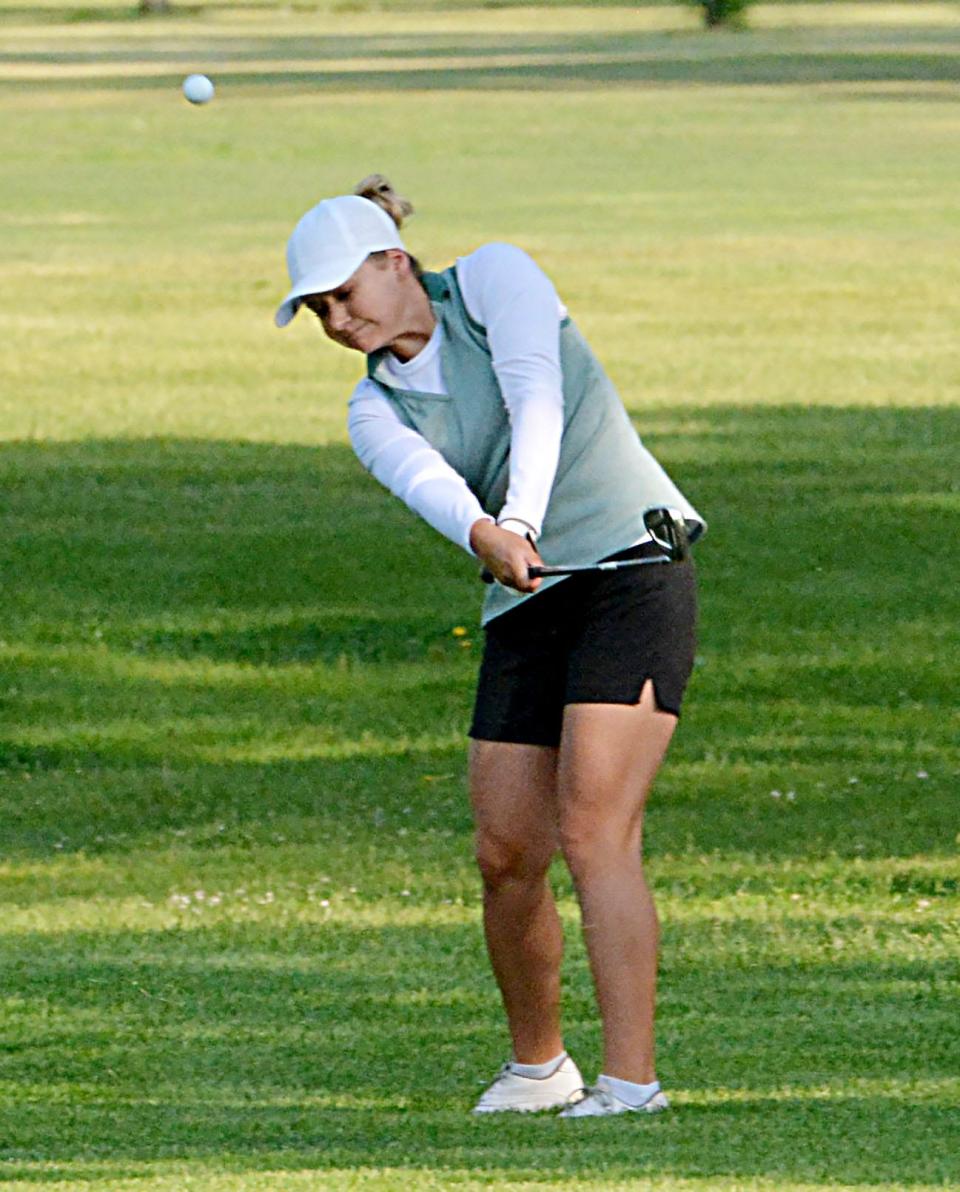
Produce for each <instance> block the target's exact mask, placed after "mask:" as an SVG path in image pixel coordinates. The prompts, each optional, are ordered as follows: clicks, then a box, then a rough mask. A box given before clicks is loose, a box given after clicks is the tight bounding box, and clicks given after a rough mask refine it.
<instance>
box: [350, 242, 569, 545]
mask: <svg viewBox="0 0 960 1192" xmlns="http://www.w3.org/2000/svg"><path fill="white" fill-rule="evenodd" d="M456 268H457V280H458V282H459V285H460V291H461V293H462V295H463V301H464V304H465V306H466V308H467V311H468V312H469V314H470V316H471V317H472V318H473V319H475V320H476V321H477V322H478V323H480V324H481V325H482V326H483V327H484V328H485V329H486V333H487V339H488V343H489V346H490V352H491V356H492V364H493V371H494V374H495V375H496V378H497V382H498V384H499V387H500V391H501V393H502V395H503V401H504V405H505V406H506V409H507V415H508V417H509V419H510V479H509V484H508V487H507V496H506V500H505V502H504V505H503V508H502V509H499V510H485V509H484V508H483V507H482V506H481V504H480V502H479V501H478V500H477V498H476V497H475V496H474V494H473V493H472V492H471V491H470V489H469V488H468V487H467V484H466V482H465V481H464V479H463V477H461V476H460V475H459V474H458V473H457V472H455V471H454V470H453V468H451V467H450V465H449V464H448V463H447V462H446V460H445V459H444V458H443V456H442V455H441V454H440V453H439V452H438V451H436V450H435V449H434V448H433V447H431V446H430V444H429V443H428V442H427V440H426V439H424V438H423V436H422V435H419V434H418V433H417V432H416V431H414V430H411V429H410V428H409V427H407V426H405V425H404V424H403V422H401V420H400V418H399V417H398V416H397V413H396V411H395V410H394V408H393V406H392V405H391V403H390V401H389V400H388V399H387V398H386V397H385V396H384V394H383V392H382V391H381V390H380V389H379V388H378V387H377V385H376V384H375V383H374V382H373V381H371V380H369V379H368V378H364V379H363V380H362V381H361V382H360V383H359V384H358V385H357V387H356V389H355V390H354V393H353V396H352V398H351V399H350V405H349V415H348V423H347V426H348V430H349V434H350V441H351V443H352V444H353V449H354V451H356V453H357V456H358V457H359V459H360V462H361V463H362V464H363V466H364V467H365V468H366V469H367V470H368V471H369V472H371V473H372V474H373V475H374V476H375V477H376V479H377V480H379V481H380V483H381V484H383V485H385V486H386V487H387V488H388V489H389V490H390V491H391V492H392V493H394V495H395V496H398V497H399V498H400V499H401V500H402V501H404V502H405V503H406V504H407V505H408V506H409V507H410V508H411V509H412V510H413V511H414V512H415V513H417V514H419V515H420V516H421V517H422V518H423V519H424V520H425V521H426V522H428V523H429V524H430V525H431V526H433V528H434V529H436V530H438V531H439V532H440V533H441V534H444V535H445V536H446V537H447V538H449V539H451V541H453V542H455V543H457V544H458V545H459V546H462V547H463V548H464V549H465V550H467V551H470V549H471V548H470V528H471V527H472V526H473V524H474V522H476V521H478V520H481V519H483V518H491V516H492V517H493V518H495V519H497V520H500V521H506V520H508V519H509V518H516V519H518V520H519V521H521V522H524V523H526V524H527V525H528V526H530V527H531V528H532V529H533V531H534V533H535V534H536V535H539V533H540V531H541V528H542V526H543V519H544V515H545V514H546V509H547V503H548V501H549V499H550V491H551V489H552V487H553V481H554V476H555V475H556V470H557V461H558V459H559V456H560V439H561V435H562V433H563V379H562V374H561V371H560V322H561V320H562V319H563V318H565V316H566V313H567V312H566V308H565V307H564V305H563V303H562V302H561V301H560V299H559V297H558V296H557V292H556V290H555V289H554V287H553V284H552V282H551V281H550V279H549V278H548V277H547V276H546V274H544V273H543V271H542V270H541V269H540V268H539V267H538V266H537V265H536V264H535V263H534V261H533V260H531V258H530V257H529V256H527V254H526V253H525V252H523V250H522V249H519V248H515V247H514V246H512V245H509V244H486V245H484V246H483V247H482V248H478V249H477V250H476V252H473V253H471V254H470V255H469V256H466V257H460V258H459V259H458V260H457V265H456ZM442 337H443V331H442V328H441V327H440V325H439V324H438V325H437V327H436V330H435V331H434V333H433V336H432V337H431V339H430V341H429V343H428V344H427V345H426V347H424V349H423V350H422V351H421V352H420V353H418V355H416V356H415V357H414V358H413V359H412V360H408V361H405V362H404V361H401V360H398V359H397V358H396V357H395V356H393V355H390V354H388V355H387V358H386V362H385V364H384V365H381V369H382V370H383V371H385V372H386V374H387V377H386V379H387V380H388V381H389V383H390V384H392V385H394V386H395V387H396V388H398V389H415V390H418V391H420V392H422V393H446V392H447V390H446V386H445V385H444V381H443V376H442V374H441V369H440V347H441V341H442ZM471 553H472V552H471Z"/></svg>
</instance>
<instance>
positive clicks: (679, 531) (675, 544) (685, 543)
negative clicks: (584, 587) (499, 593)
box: [480, 506, 690, 584]
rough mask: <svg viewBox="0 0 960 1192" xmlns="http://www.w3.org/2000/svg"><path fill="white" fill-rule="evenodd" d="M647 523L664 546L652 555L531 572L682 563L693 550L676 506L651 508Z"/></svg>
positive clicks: (536, 574)
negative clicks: (674, 507)
mask: <svg viewBox="0 0 960 1192" xmlns="http://www.w3.org/2000/svg"><path fill="white" fill-rule="evenodd" d="M643 524H644V526H645V527H646V530H647V533H648V534H649V535H650V538H651V540H652V541H653V542H654V543H655V544H656V545H657V546H659V547H660V550H661V552H662V553H661V554H659V555H648V556H646V557H645V558H642V559H609V560H607V561H606V562H600V563H572V564H566V565H565V564H558V565H557V566H555V567H552V566H547V565H544V566H542V567H531V568H530V569H529V571H528V574H529V576H530V578H531V579H539V578H542V577H544V576H548V575H579V574H582V573H584V572H593V571H623V570H624V569H625V568H627V567H648V566H650V565H651V564H654V563H655V564H663V563H682V562H683V560H684V559H686V558H687V557H688V555H689V554H690V542H689V539H688V537H687V526H686V523H685V522H684V520H683V515H682V514H680V513H678V512H677V510H676V509H668V508H666V507H665V506H661V507H658V508H655V509H648V510H646V512H645V513H644V515H643ZM480 578H481V579H482V580H483V582H484V583H485V584H492V583H493V576H492V575H491V574H490V572H489V571H487V570H486V568H484V570H483V572H482V573H481V576H480Z"/></svg>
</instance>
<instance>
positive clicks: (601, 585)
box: [470, 543, 697, 746]
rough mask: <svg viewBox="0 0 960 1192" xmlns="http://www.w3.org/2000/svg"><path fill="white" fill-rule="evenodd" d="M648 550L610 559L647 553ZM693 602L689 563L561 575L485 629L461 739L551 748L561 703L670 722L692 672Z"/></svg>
mask: <svg viewBox="0 0 960 1192" xmlns="http://www.w3.org/2000/svg"><path fill="white" fill-rule="evenodd" d="M657 553H659V548H658V547H656V546H654V545H653V544H652V543H644V544H642V545H641V546H637V547H632V548H630V549H629V550H625V551H619V552H618V553H617V554H615V555H612V556H610V557H611V558H615V559H621V558H637V557H640V556H643V555H649V554H657ZM696 620H697V595H696V578H695V573H694V566H693V562H692V561H691V560H687V561H686V562H683V563H671V564H666V563H665V564H663V565H662V566H649V567H629V568H626V569H625V570H623V571H608V572H602V571H601V572H593V573H587V574H584V575H571V576H569V577H568V578H567V579H564V580H561V581H560V582H559V583H557V584H554V586H553V587H551V588H549V589H548V590H547V591H546V592H543V593H541V594H539V595H536V596H533V597H531V598H530V599H529V600H525V601H524V602H523V604H521V605H520V606H519V607H518V608H515V609H513V610H512V611H511V612H508V613H502V614H501V615H500V616H499V617H495V618H494V619H493V620H492V621H490V622H489V624H488V625H487V627H486V644H485V646H484V651H483V661H482V662H481V664H480V678H479V682H478V684H477V698H476V705H475V707H474V713H473V723H472V724H471V726H470V736H471V737H474V738H476V739H477V740H480V741H512V742H516V743H518V744H525V745H552V746H556V745H559V743H560V732H561V728H562V726H563V710H564V708H565V707H566V705H567V704H579V703H584V704H635V703H637V702H638V701H639V699H640V694H641V692H642V691H643V687H644V684H645V683H646V681H647V680H648V679H650V680H652V682H653V688H654V695H655V698H656V703H657V707H658V708H660V709H661V711H664V712H672V713H673V714H674V715H675V716H679V715H680V702H681V700H682V698H683V692H684V689H685V687H686V685H687V681H688V680H689V678H690V672H691V671H692V669H693V656H694V649H695V646H696Z"/></svg>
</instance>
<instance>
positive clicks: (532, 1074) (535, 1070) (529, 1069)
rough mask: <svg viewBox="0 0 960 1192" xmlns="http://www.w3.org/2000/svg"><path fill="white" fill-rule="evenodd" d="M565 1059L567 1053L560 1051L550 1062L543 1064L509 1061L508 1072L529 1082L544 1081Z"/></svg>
mask: <svg viewBox="0 0 960 1192" xmlns="http://www.w3.org/2000/svg"><path fill="white" fill-rule="evenodd" d="M566 1058H567V1053H566V1052H565V1051H561V1052H560V1054H559V1055H557V1056H554V1057H553V1059H552V1060H547V1062H546V1063H545V1064H518V1063H517V1061H516V1060H511V1061H510V1071H511V1072H515V1073H516V1075H517V1076H526V1077H528V1078H529V1079H530V1080H546V1078H547V1077H548V1076H552V1075H553V1074H554V1072H556V1070H557V1069H558V1068H559V1067H560V1065H561V1064H562V1063H563V1061H564V1060H565V1059H566Z"/></svg>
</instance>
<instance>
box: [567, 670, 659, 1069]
mask: <svg viewBox="0 0 960 1192" xmlns="http://www.w3.org/2000/svg"><path fill="white" fill-rule="evenodd" d="M675 727H676V717H675V716H673V715H671V714H670V713H666V712H660V711H658V710H657V707H656V704H655V702H654V697H653V685H652V683H650V682H648V683H647V684H646V685H645V687H644V690H643V693H642V695H641V698H640V702H639V704H637V705H636V706H634V707H630V706H627V705H622V704H570V705H569V706H568V707H567V709H566V713H565V717H564V730H563V739H562V741H561V745H560V757H559V768H558V796H559V808H560V840H561V847H562V849H563V853H564V857H565V859H566V862H567V864H568V866H569V867H570V872H571V874H572V876H573V880H574V884H575V885H576V888H577V894H578V897H579V899H580V908H581V912H582V915H583V931H584V938H585V940H586V945H587V952H588V955H589V958H590V967H591V971H592V973H593V980H594V984H595V986H596V991H597V1001H598V1004H599V1008H600V1015H601V1018H602V1020H603V1038H604V1058H603V1068H602V1071H603V1072H605V1073H606V1074H607V1075H608V1076H615V1077H619V1078H620V1079H621V1080H630V1081H635V1082H637V1083H638V1084H648V1083H650V1082H652V1081H654V1080H655V1079H656V1075H655V1064H654V1038H653V1021H654V1003H655V992H656V979H657V950H658V944H659V926H658V922H657V913H656V909H655V907H654V905H653V899H652V897H651V894H650V890H649V888H648V887H647V883H646V879H645V877H644V873H643V863H642V860H641V853H640V848H641V840H642V829H643V811H644V806H645V803H646V798H647V793H648V791H649V790H650V787H651V785H652V783H653V780H654V777H655V776H656V773H657V770H658V769H659V766H660V763H661V761H662V760H663V757H664V754H665V753H666V751H667V747H668V745H669V743H670V738H671V736H672V735H673V730H674V728H675Z"/></svg>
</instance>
